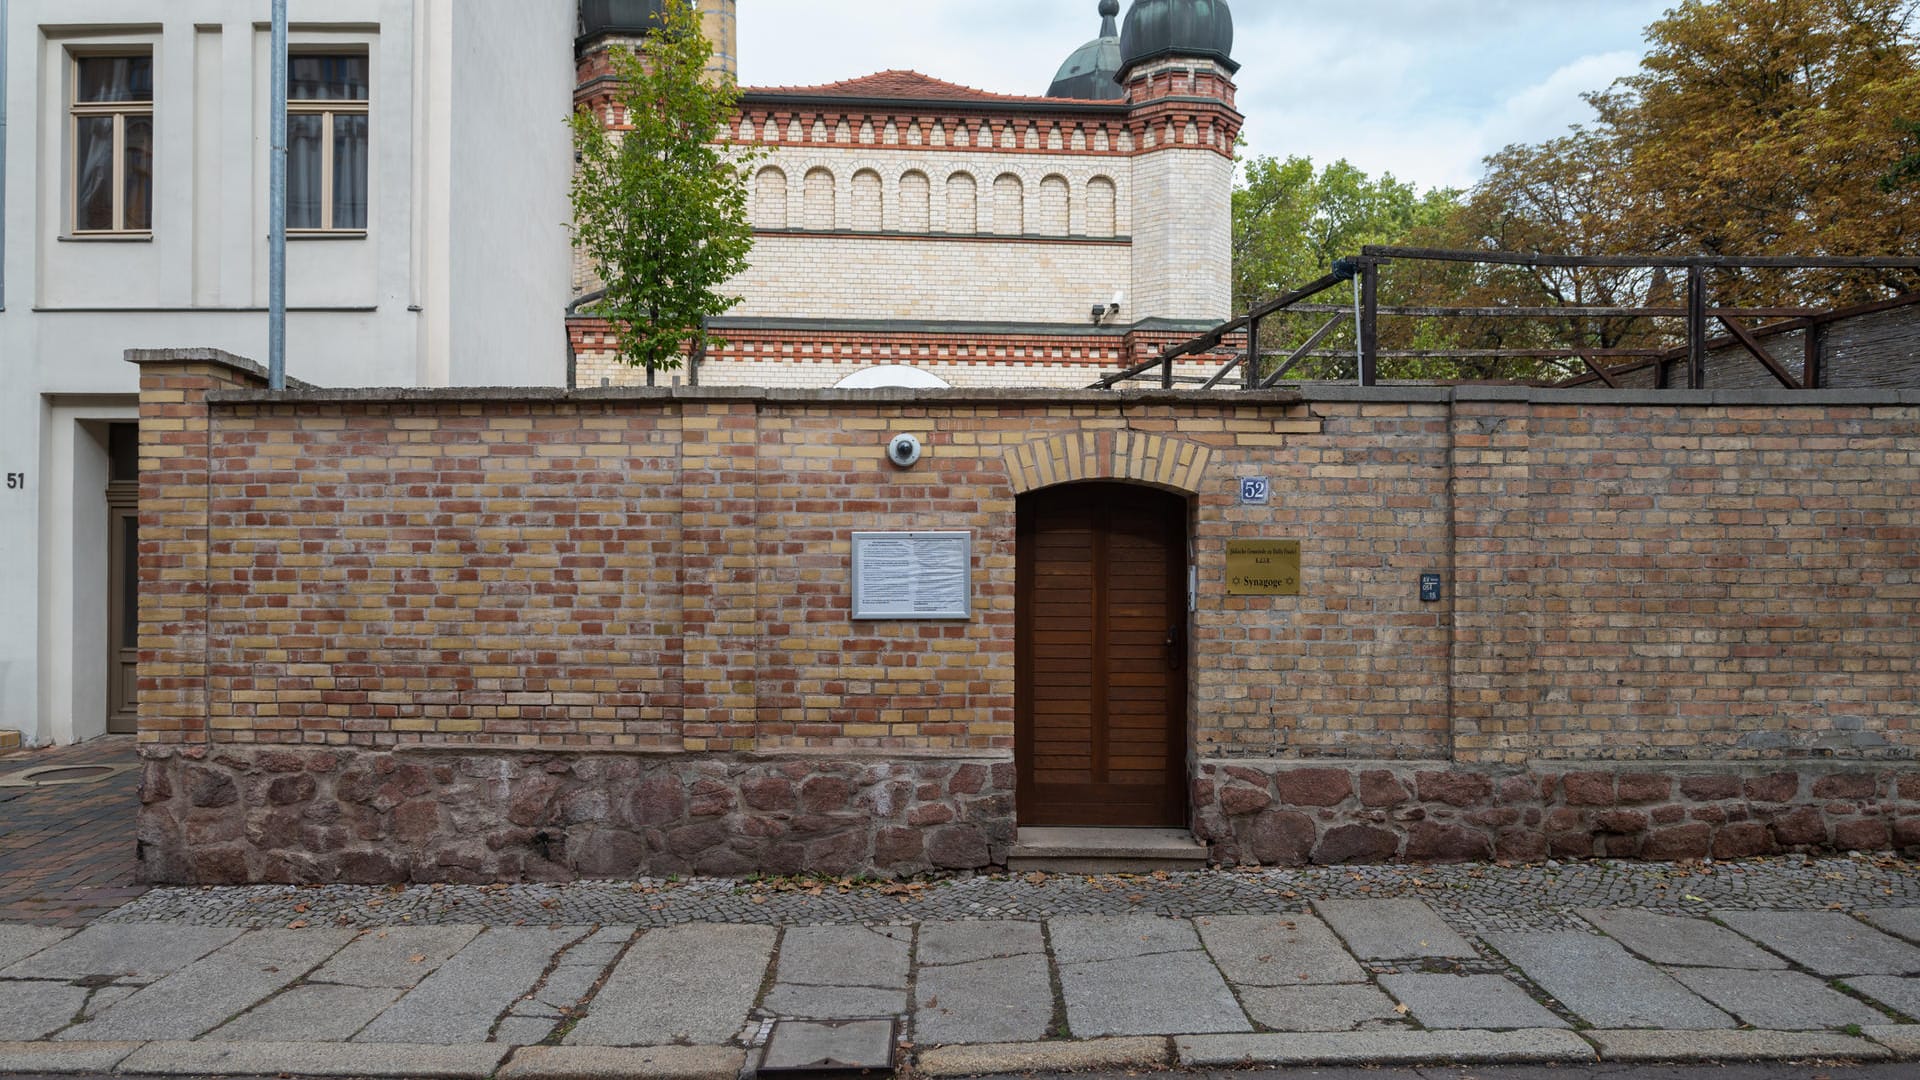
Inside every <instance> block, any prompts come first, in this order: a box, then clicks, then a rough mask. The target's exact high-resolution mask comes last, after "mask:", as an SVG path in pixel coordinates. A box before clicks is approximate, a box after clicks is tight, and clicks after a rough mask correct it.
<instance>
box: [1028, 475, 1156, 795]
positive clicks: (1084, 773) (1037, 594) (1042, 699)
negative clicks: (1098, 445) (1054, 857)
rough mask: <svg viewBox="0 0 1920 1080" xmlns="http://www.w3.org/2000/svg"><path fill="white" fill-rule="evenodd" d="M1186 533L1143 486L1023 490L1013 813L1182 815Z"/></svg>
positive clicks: (1078, 485) (1086, 485) (1075, 485)
mask: <svg viewBox="0 0 1920 1080" xmlns="http://www.w3.org/2000/svg"><path fill="white" fill-rule="evenodd" d="M1186 537H1187V506H1186V502H1185V500H1183V499H1181V498H1179V497H1178V496H1174V495H1169V494H1167V493H1165V492H1162V491H1157V490H1155V489H1152V488H1145V487H1137V486H1134V485H1130V484H1113V483H1087V484H1073V485H1068V486H1065V487H1057V488H1048V489H1043V490H1041V491H1036V492H1032V493H1029V494H1027V495H1023V496H1021V498H1020V505H1019V545H1018V547H1019V553H1018V559H1019V565H1018V571H1017V577H1018V589H1017V600H1016V602H1017V604H1018V605H1019V610H1018V615H1017V618H1018V661H1017V663H1018V674H1017V684H1016V686H1017V689H1016V703H1015V704H1016V711H1017V714H1018V716H1017V727H1016V744H1015V751H1014V752H1015V754H1016V756H1017V757H1018V759H1019V791H1018V798H1019V807H1018V814H1019V820H1020V824H1022V825H1056V826H1066V825H1077V826H1113V827H1180V826H1183V825H1185V824H1186V816H1187V800H1186V727H1187V724H1186V702H1187V673H1186V659H1187V641H1186V628H1187V608H1186V602H1185V599H1186V550H1187V539H1186Z"/></svg>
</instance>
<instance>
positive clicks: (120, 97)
mask: <svg viewBox="0 0 1920 1080" xmlns="http://www.w3.org/2000/svg"><path fill="white" fill-rule="evenodd" d="M72 114H73V231H74V232H75V233H150V232H152V231H153V57H152V56H150V55H148V56H76V57H74V58H73V105H72Z"/></svg>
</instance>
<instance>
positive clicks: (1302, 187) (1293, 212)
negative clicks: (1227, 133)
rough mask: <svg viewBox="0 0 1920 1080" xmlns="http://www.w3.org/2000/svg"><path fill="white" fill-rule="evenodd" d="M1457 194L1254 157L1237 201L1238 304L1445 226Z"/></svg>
mask: <svg viewBox="0 0 1920 1080" xmlns="http://www.w3.org/2000/svg"><path fill="white" fill-rule="evenodd" d="M1459 197H1460V193H1459V192H1458V191H1455V190H1452V189H1449V188H1437V189H1435V190H1433V191H1429V192H1427V193H1426V194H1424V195H1422V194H1421V193H1420V192H1419V191H1418V190H1416V189H1415V188H1414V186H1413V185H1412V184H1407V183H1402V182H1401V181H1399V180H1396V179H1394V177H1393V175H1392V174H1391V173H1389V174H1386V175H1383V176H1381V177H1380V178H1379V179H1374V178H1373V177H1370V176H1368V175H1367V173H1366V172H1365V170H1363V169H1360V168H1358V167H1357V166H1355V165H1352V164H1350V163H1349V162H1347V161H1344V160H1342V161H1336V162H1334V163H1333V164H1331V165H1328V166H1326V167H1325V168H1323V169H1320V170H1319V171H1317V172H1316V171H1315V169H1314V166H1313V160H1312V159H1311V158H1304V157H1290V158H1288V159H1287V160H1285V161H1277V160H1275V159H1273V158H1270V157H1262V158H1255V159H1254V160H1253V161H1251V162H1248V163H1247V176H1246V183H1245V185H1244V186H1242V187H1241V188H1239V189H1238V190H1236V191H1235V192H1234V194H1233V238H1234V239H1233V243H1234V252H1233V256H1234V260H1233V262H1234V282H1233V284H1234V305H1235V307H1236V308H1238V309H1240V310H1245V309H1247V308H1249V307H1252V306H1253V305H1255V304H1258V303H1259V302H1260V301H1262V300H1266V299H1269V298H1271V297H1273V296H1275V295H1277V294H1279V293H1283V292H1286V291H1287V290H1289V289H1295V288H1299V287H1300V286H1302V285H1305V284H1306V283H1308V282H1310V281H1312V280H1314V279H1315V278H1318V277H1321V276H1323V275H1324V274H1326V273H1327V271H1328V270H1329V269H1331V268H1332V266H1333V264H1334V262H1336V261H1337V260H1339V259H1342V258H1345V257H1347V256H1349V255H1357V254H1359V252H1360V249H1361V248H1362V247H1364V246H1366V245H1368V244H1393V243H1398V242H1400V241H1402V240H1403V239H1404V238H1405V237H1406V236H1407V235H1408V234H1409V233H1410V232H1412V231H1413V230H1415V229H1417V228H1421V227H1424V226H1430V225H1433V224H1436V223H1438V222H1441V221H1444V220H1445V219H1446V218H1447V216H1448V215H1449V214H1451V213H1452V212H1453V211H1454V210H1455V208H1456V207H1457V205H1458V200H1459Z"/></svg>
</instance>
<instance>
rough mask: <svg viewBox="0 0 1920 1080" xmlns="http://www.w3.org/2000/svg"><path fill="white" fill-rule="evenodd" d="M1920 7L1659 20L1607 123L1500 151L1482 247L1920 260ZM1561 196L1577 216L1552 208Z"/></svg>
mask: <svg viewBox="0 0 1920 1080" xmlns="http://www.w3.org/2000/svg"><path fill="white" fill-rule="evenodd" d="M1917 7H1920V4H1916V2H1915V0H1685V2H1683V3H1681V4H1680V5H1679V6H1678V7H1676V8H1674V9H1673V10H1672V11H1670V12H1668V13H1667V15H1666V17H1665V18H1662V19H1661V20H1659V21H1658V22H1656V23H1654V24H1653V25H1652V26H1651V27H1649V28H1648V31H1647V41H1648V44H1649V50H1648V52H1647V54H1646V56H1645V58H1644V59H1642V61H1641V62H1640V68H1639V70H1638V71H1637V72H1635V73H1634V74H1632V75H1629V76H1627V77H1625V78H1623V79H1621V80H1619V81H1618V82H1616V83H1615V84H1614V85H1613V86H1612V87H1611V88H1609V89H1607V90H1604V91H1601V92H1598V93H1594V94H1590V95H1588V97H1587V100H1588V101H1589V102H1590V103H1591V104H1592V105H1593V106H1594V109H1595V112H1596V113H1597V121H1596V123H1594V124H1593V125H1592V126H1590V127H1583V128H1577V129H1575V130H1574V132H1573V133H1572V134H1571V135H1569V136H1568V137H1566V138H1565V139H1561V140H1555V141H1554V142H1551V143H1547V144H1543V145H1542V146H1538V147H1512V148H1509V149H1508V150H1506V151H1504V152H1502V153H1501V154H1499V155H1496V156H1495V157H1493V158H1491V159H1489V161H1488V172H1487V176H1486V179H1485V180H1483V181H1482V182H1481V184H1480V185H1479V186H1478V187H1477V188H1476V189H1475V191H1474V196H1473V199H1472V200H1471V201H1470V205H1471V209H1470V210H1469V214H1470V215H1471V216H1472V218H1473V220H1471V221H1470V222H1464V223H1463V224H1469V225H1471V226H1474V228H1472V229H1471V230H1470V231H1469V235H1470V236H1471V237H1472V239H1473V240H1475V241H1477V242H1478V243H1480V244H1484V245H1487V246H1509V247H1512V245H1516V244H1518V245H1523V246H1519V247H1513V249H1514V250H1535V251H1550V252H1555V253H1568V254H1596V255H1597V254H1653V255H1802V256H1823V255H1912V254H1915V253H1916V252H1920V184H1914V183H1911V182H1908V180H1909V179H1910V178H1911V177H1912V176H1913V174H1914V173H1915V172H1920V166H1914V165H1912V164H1910V163H1911V162H1912V158H1913V155H1914V151H1915V146H1914V141H1915V137H1916V132H1915V128H1914V126H1913V123H1912V121H1911V120H1910V119H1909V117H1910V116H1911V113H1912V110H1913V108H1914V102H1916V101H1920V41H1916V37H1915V25H1914V24H1915V15H1916V8H1917ZM1549 202H1551V203H1557V204H1559V205H1560V206H1561V207H1564V208H1565V210H1556V211H1555V212H1554V213H1552V214H1548V215H1545V216H1544V217H1543V216H1542V215H1540V214H1539V213H1538V210H1539V208H1540V207H1541V206H1542V205H1543V204H1544V203H1549ZM1565 211H1571V212H1565ZM1534 226H1538V227H1534ZM1516 232H1517V235H1516ZM1718 278H1719V280H1716V282H1715V283H1714V284H1715V295H1716V297H1717V298H1718V299H1719V300H1720V301H1721V302H1728V303H1753V304H1764V303H1781V302H1788V301H1797V302H1806V303H1845V302H1850V301H1859V300H1865V299H1872V298H1877V297H1880V296H1884V295H1886V293H1887V292H1888V291H1890V290H1891V291H1908V290H1912V289H1914V288H1916V287H1920V280H1916V279H1915V277H1914V275H1913V274H1912V273H1911V272H1910V271H1908V272H1902V271H1894V270H1888V271H1881V272H1878V273H1873V274H1851V275H1840V274H1832V273H1822V274H1793V275H1786V274H1779V273H1772V274H1767V273H1753V272H1747V273H1743V274H1738V275H1735V274H1731V273H1729V274H1724V275H1718ZM1661 284H1662V283H1660V282H1656V281H1654V280H1653V279H1652V277H1651V276H1649V275H1642V277H1641V279H1640V280H1639V281H1638V287H1639V288H1640V289H1643V290H1652V289H1656V288H1657V287H1658V286H1660V285H1661ZM1631 291H1632V290H1627V291H1626V292H1624V293H1622V294H1621V297H1622V298H1624V297H1625V296H1626V295H1628V294H1630V293H1631ZM1640 296H1641V299H1659V298H1660V297H1658V296H1649V295H1648V294H1647V293H1646V292H1644V291H1643V292H1642V293H1641V294H1640Z"/></svg>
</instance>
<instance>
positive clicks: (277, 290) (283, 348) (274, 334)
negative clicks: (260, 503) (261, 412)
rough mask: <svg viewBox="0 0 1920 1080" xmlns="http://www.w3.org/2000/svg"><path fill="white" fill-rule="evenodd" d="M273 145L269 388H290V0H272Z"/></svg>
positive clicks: (269, 281)
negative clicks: (288, 182) (288, 312)
mask: <svg viewBox="0 0 1920 1080" xmlns="http://www.w3.org/2000/svg"><path fill="white" fill-rule="evenodd" d="M272 51H273V117H272V120H271V122H272V128H273V146H272V149H271V150H270V151H269V155H268V156H269V158H270V163H271V165H272V174H271V177H270V187H271V191H270V193H269V196H268V200H269V206H268V209H267V216H268V224H269V226H270V227H271V229H272V233H271V236H270V239H269V240H268V242H267V388H268V389H269V390H285V389H286V388H287V0H273V45H272Z"/></svg>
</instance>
